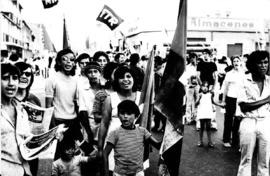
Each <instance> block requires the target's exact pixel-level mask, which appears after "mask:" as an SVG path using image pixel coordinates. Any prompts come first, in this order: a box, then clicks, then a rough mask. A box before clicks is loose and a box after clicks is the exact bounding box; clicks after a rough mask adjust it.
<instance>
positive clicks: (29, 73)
mask: <svg viewBox="0 0 270 176" xmlns="http://www.w3.org/2000/svg"><path fill="white" fill-rule="evenodd" d="M15 66H16V67H17V68H18V69H19V71H20V73H21V74H20V79H19V87H18V91H17V94H16V97H15V98H16V99H17V100H19V101H20V102H24V101H28V102H31V103H33V104H36V105H38V106H41V102H40V100H39V98H38V97H37V96H35V95H34V94H32V93H30V88H31V86H32V84H33V82H34V73H33V70H32V66H31V65H30V64H28V63H25V62H17V63H15Z"/></svg>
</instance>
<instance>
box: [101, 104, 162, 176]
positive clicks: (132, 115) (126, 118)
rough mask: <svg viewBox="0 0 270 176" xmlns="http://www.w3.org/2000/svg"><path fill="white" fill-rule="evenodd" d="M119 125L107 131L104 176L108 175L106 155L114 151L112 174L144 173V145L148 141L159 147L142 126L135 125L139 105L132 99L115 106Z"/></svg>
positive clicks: (138, 113)
mask: <svg viewBox="0 0 270 176" xmlns="http://www.w3.org/2000/svg"><path fill="white" fill-rule="evenodd" d="M117 109H118V112H117V114H118V117H119V119H120V121H121V124H122V125H121V126H120V127H118V128H117V129H115V130H114V131H112V132H111V133H109V136H108V140H107V143H106V146H105V149H104V153H105V154H104V164H105V176H109V168H108V156H109V154H110V152H111V150H112V149H114V151H115V155H114V159H115V161H117V162H116V165H115V168H114V175H137V176H138V175H144V171H143V155H144V145H145V143H146V142H147V141H148V142H150V143H151V144H153V145H154V146H155V147H157V148H160V145H161V142H158V141H157V140H156V139H155V138H154V137H153V136H152V135H151V133H150V132H149V131H147V130H146V129H145V128H144V127H136V126H135V120H136V119H137V118H138V116H139V115H140V110H139V107H138V106H137V105H136V103H135V102H134V101H131V100H124V101H122V102H121V103H119V104H118V106H117Z"/></svg>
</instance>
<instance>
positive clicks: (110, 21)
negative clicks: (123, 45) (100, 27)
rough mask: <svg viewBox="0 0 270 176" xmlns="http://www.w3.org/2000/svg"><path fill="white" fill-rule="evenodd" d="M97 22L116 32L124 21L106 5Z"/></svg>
mask: <svg viewBox="0 0 270 176" xmlns="http://www.w3.org/2000/svg"><path fill="white" fill-rule="evenodd" d="M97 21H100V22H102V23H104V24H106V25H107V26H108V27H109V28H110V29H111V30H114V29H115V28H116V27H118V26H119V25H120V24H121V23H122V22H123V21H124V20H123V19H121V18H120V17H119V16H118V15H117V14H116V13H115V12H114V11H113V10H112V9H111V8H110V7H108V6H106V5H104V7H103V8H102V10H101V12H100V13H99V15H98V17H97Z"/></svg>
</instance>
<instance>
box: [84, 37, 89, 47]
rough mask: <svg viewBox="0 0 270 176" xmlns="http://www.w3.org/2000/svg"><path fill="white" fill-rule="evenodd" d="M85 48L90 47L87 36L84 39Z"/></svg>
mask: <svg viewBox="0 0 270 176" xmlns="http://www.w3.org/2000/svg"><path fill="white" fill-rule="evenodd" d="M85 48H86V49H90V43H89V37H87V38H86V40H85Z"/></svg>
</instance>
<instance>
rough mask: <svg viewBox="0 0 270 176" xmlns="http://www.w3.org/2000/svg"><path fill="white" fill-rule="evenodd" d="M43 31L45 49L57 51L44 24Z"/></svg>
mask: <svg viewBox="0 0 270 176" xmlns="http://www.w3.org/2000/svg"><path fill="white" fill-rule="evenodd" d="M42 33H43V42H44V43H43V44H44V49H46V50H48V51H51V52H56V50H55V47H54V45H53V43H52V41H51V39H50V37H49V34H48V32H47V30H46V28H45V26H44V25H42Z"/></svg>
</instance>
